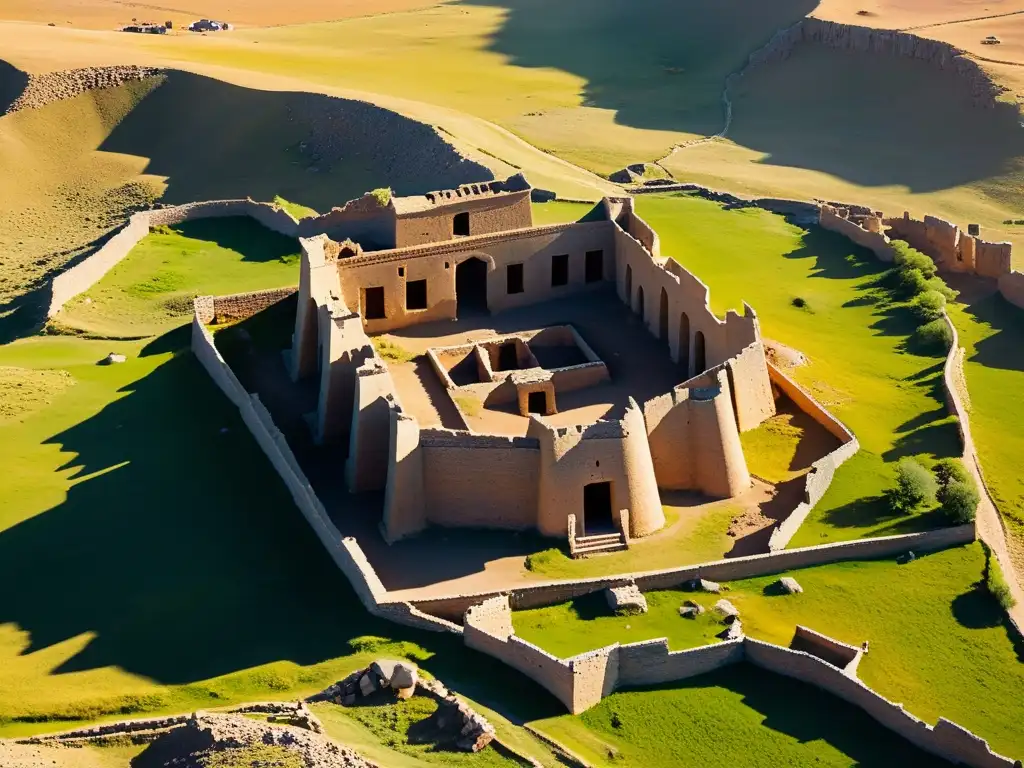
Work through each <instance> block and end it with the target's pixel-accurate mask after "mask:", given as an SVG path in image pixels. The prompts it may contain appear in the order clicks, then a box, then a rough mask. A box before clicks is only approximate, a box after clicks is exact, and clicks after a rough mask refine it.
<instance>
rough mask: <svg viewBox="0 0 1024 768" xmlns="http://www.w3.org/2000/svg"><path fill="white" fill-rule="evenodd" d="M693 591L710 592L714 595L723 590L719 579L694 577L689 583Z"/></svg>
mask: <svg viewBox="0 0 1024 768" xmlns="http://www.w3.org/2000/svg"><path fill="white" fill-rule="evenodd" d="M687 586H688V587H689V588H690V591H691V592H710V593H711V594H713V595H717V594H718V593H720V592H721V591H722V585H721V584H719V583H718V582H717V581H708V580H707V579H693V580H691V581H690V582H689V584H688V585H687Z"/></svg>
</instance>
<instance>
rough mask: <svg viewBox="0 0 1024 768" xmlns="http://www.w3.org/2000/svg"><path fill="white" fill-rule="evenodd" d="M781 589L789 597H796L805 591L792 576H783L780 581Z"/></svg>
mask: <svg viewBox="0 0 1024 768" xmlns="http://www.w3.org/2000/svg"><path fill="white" fill-rule="evenodd" d="M779 587H780V589H782V591H783V592H785V593H786V594H787V595H796V594H799V593H801V592H803V591H804V588H803V587H801V586H800V583H799V582H798V581H797V580H796V579H794V578H793V577H792V576H783V577H782V578H781V579H779Z"/></svg>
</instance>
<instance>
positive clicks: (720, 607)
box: [715, 599, 740, 624]
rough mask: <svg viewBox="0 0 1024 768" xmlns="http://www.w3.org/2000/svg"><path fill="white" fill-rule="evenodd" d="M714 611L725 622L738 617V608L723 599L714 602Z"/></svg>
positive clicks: (731, 621)
mask: <svg viewBox="0 0 1024 768" xmlns="http://www.w3.org/2000/svg"><path fill="white" fill-rule="evenodd" d="M715 613H717V614H718V615H719V616H721V617H722V618H723V619H724V620H725V622H726V623H727V624H731V623H733V622H734V621H737V620H738V619H739V617H740V611H739V609H738V608H737V607H736V606H735V605H733V604H732V603H730V602H729V601H728V600H725V599H722V600H719V601H718V602H717V603H715Z"/></svg>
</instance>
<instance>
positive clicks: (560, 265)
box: [551, 253, 569, 288]
mask: <svg viewBox="0 0 1024 768" xmlns="http://www.w3.org/2000/svg"><path fill="white" fill-rule="evenodd" d="M568 284H569V254H567V253H561V254H558V255H557V256H552V257H551V287H552V288H557V287H558V286H560V285H568Z"/></svg>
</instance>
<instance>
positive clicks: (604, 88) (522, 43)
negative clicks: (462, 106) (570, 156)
mask: <svg viewBox="0 0 1024 768" xmlns="http://www.w3.org/2000/svg"><path fill="white" fill-rule="evenodd" d="M461 4H462V5H470V6H485V7H488V8H491V7H496V8H500V9H502V11H504V12H505V15H504V18H503V24H502V27H501V29H499V30H498V31H497V32H496V33H495V34H494V35H493V36H492V37H491V41H490V49H491V50H492V51H496V52H498V53H501V54H503V55H506V56H509V57H510V59H511V63H512V64H514V65H515V66H517V67H538V68H542V69H550V68H556V69H560V70H562V71H563V72H571V73H573V74H575V75H578V76H580V77H582V78H585V80H586V85H585V86H584V89H583V94H582V95H583V105H584V106H587V107H597V108H600V109H610V110H614V111H615V120H616V122H617V123H619V124H621V125H628V126H634V127H637V128H653V129H659V130H672V131H687V132H692V133H717V132H718V131H719V130H721V128H722V121H723V120H724V115H723V113H722V104H721V94H722V87H723V85H724V84H725V79H726V77H727V76H728V75H729V74H730V73H731V72H734V71H736V70H738V69H739V68H740V67H742V66H743V64H744V63H745V62H746V59H747V56H748V55H749V54H750V52H751V51H753V50H754V49H756V48H759V47H760V46H762V45H764V44H765V43H766V42H768V40H770V39H771V37H772V35H774V34H775V33H776V31H778V30H779V29H781V28H783V27H787V26H789V25H790V24H792V23H793V22H795V21H797V20H798V19H800V18H802V17H804V16H806V15H807V14H808V13H810V12H811V11H812V10H814V7H815V5H817V2H816V0H778V1H777V2H772V3H752V2H749V0H691V2H686V3H680V2H675V1H674V0H645V2H642V3H619V2H608V0H596V2H595V0H562V1H561V2H558V3H551V2H547V1H546V0H462V2H461ZM626 48H628V50H629V55H628V56H615V55H610V54H611V52H612V51H616V50H619V51H621V50H625V49H626ZM636 159H637V160H640V159H643V158H636Z"/></svg>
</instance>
